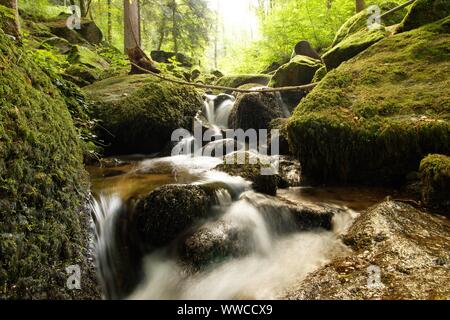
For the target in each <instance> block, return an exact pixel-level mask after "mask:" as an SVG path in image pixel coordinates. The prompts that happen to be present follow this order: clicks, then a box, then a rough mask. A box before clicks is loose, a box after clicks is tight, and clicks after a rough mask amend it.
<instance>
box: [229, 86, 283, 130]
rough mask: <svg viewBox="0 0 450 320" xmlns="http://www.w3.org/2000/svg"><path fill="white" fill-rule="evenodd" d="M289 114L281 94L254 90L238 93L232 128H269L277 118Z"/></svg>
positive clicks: (232, 116)
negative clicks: (284, 107)
mask: <svg viewBox="0 0 450 320" xmlns="http://www.w3.org/2000/svg"><path fill="white" fill-rule="evenodd" d="M283 116H287V114H285V112H284V111H283V101H282V100H281V97H280V95H279V94H276V93H271V92H268V93H261V92H254V93H253V92H252V93H244V94H240V95H238V97H237V99H236V102H235V103H234V106H233V109H232V110H231V114H230V118H229V127H230V128H231V129H242V130H244V131H247V130H249V129H254V130H259V129H268V128H269V124H270V122H271V121H272V120H274V119H276V118H281V117H283Z"/></svg>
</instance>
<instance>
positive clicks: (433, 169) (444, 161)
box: [420, 154, 450, 210]
mask: <svg viewBox="0 0 450 320" xmlns="http://www.w3.org/2000/svg"><path fill="white" fill-rule="evenodd" d="M420 173H421V177H422V200H423V202H424V203H425V204H426V205H427V206H430V207H434V208H440V209H445V210H448V209H450V195H449V193H450V192H449V191H450V157H448V156H445V155H440V154H433V155H429V156H427V157H426V158H424V159H423V160H422V162H421V163H420Z"/></svg>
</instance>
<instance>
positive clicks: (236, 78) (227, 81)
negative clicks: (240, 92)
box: [216, 74, 270, 94]
mask: <svg viewBox="0 0 450 320" xmlns="http://www.w3.org/2000/svg"><path fill="white" fill-rule="evenodd" d="M269 81H270V76H269V75H266V74H240V75H230V76H224V77H222V78H220V79H219V80H217V82H216V85H218V86H223V87H229V88H239V87H240V86H242V85H244V84H247V83H258V84H260V85H263V86H267V84H268V83H269ZM231 92H232V91H231V90H229V91H228V92H226V93H228V94H230V93H231Z"/></svg>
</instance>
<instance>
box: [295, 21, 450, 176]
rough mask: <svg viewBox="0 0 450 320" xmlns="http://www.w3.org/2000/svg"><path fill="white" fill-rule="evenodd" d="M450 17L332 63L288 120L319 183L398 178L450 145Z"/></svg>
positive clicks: (307, 166)
mask: <svg viewBox="0 0 450 320" xmlns="http://www.w3.org/2000/svg"><path fill="white" fill-rule="evenodd" d="M449 21H450V17H449V18H446V19H443V20H441V21H439V22H436V23H434V24H432V25H427V26H424V27H422V28H420V29H415V30H413V31H410V32H405V33H400V34H397V35H395V36H392V37H388V38H385V39H383V40H381V41H380V42H378V43H377V44H375V45H373V46H372V47H370V48H369V49H367V50H366V51H364V52H363V53H361V54H359V55H358V56H356V57H355V58H353V59H352V60H351V63H344V64H342V65H341V66H340V67H339V68H337V69H335V70H332V71H331V72H329V73H328V74H327V76H326V77H325V78H324V79H323V80H322V81H321V82H320V84H319V85H318V86H317V87H316V88H315V89H314V90H313V91H312V92H311V93H310V94H309V95H308V96H307V97H306V98H305V99H303V100H302V102H301V103H300V104H299V106H298V107H297V109H296V110H295V112H294V114H293V116H292V117H291V119H290V121H289V124H288V134H289V142H290V148H291V150H292V151H293V152H294V154H295V155H297V156H298V158H299V160H300V162H301V164H302V169H303V173H304V174H305V175H306V176H308V177H309V178H312V179H315V180H316V181H317V182H358V183H361V182H362V183H370V184H373V183H393V182H403V178H404V177H405V176H406V175H407V174H408V173H409V172H412V171H415V170H417V168H418V167H419V163H420V160H421V159H422V158H423V157H424V156H426V155H427V154H429V153H443V154H447V153H448V152H449V150H450V122H449V120H450V92H449V90H448V88H449V85H450V80H449V74H450V62H449V61H450V59H449V58H450V41H449V40H450V35H449V32H448V30H449Z"/></svg>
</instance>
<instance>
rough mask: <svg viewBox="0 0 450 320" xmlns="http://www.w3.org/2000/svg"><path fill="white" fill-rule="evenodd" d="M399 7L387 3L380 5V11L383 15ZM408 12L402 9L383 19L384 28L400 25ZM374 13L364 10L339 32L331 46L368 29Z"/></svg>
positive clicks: (347, 22) (393, 3)
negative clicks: (368, 21) (370, 16)
mask: <svg viewBox="0 0 450 320" xmlns="http://www.w3.org/2000/svg"><path fill="white" fill-rule="evenodd" d="M397 6H398V3H395V2H385V3H383V4H381V5H380V11H381V13H384V12H387V11H389V10H390V9H393V8H395V7H397ZM406 12H407V10H406V9H402V10H399V11H396V12H394V13H392V14H390V15H388V16H387V17H386V18H384V19H383V21H382V22H381V23H382V25H384V26H391V25H394V24H397V23H400V22H401V21H402V20H403V18H404V17H405V15H406ZM371 14H372V13H371V12H370V11H369V10H368V9H365V10H362V11H360V12H358V13H357V14H355V15H354V16H352V17H351V18H349V19H348V20H347V21H346V22H345V23H344V24H343V25H342V26H341V27H340V28H339V30H338V32H337V33H336V36H335V38H334V40H333V43H332V44H331V47H335V46H337V45H338V44H339V43H340V42H341V41H343V40H344V39H345V38H347V37H349V36H351V35H353V34H355V33H357V32H358V31H361V30H364V29H367V19H368V17H369V15H371Z"/></svg>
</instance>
